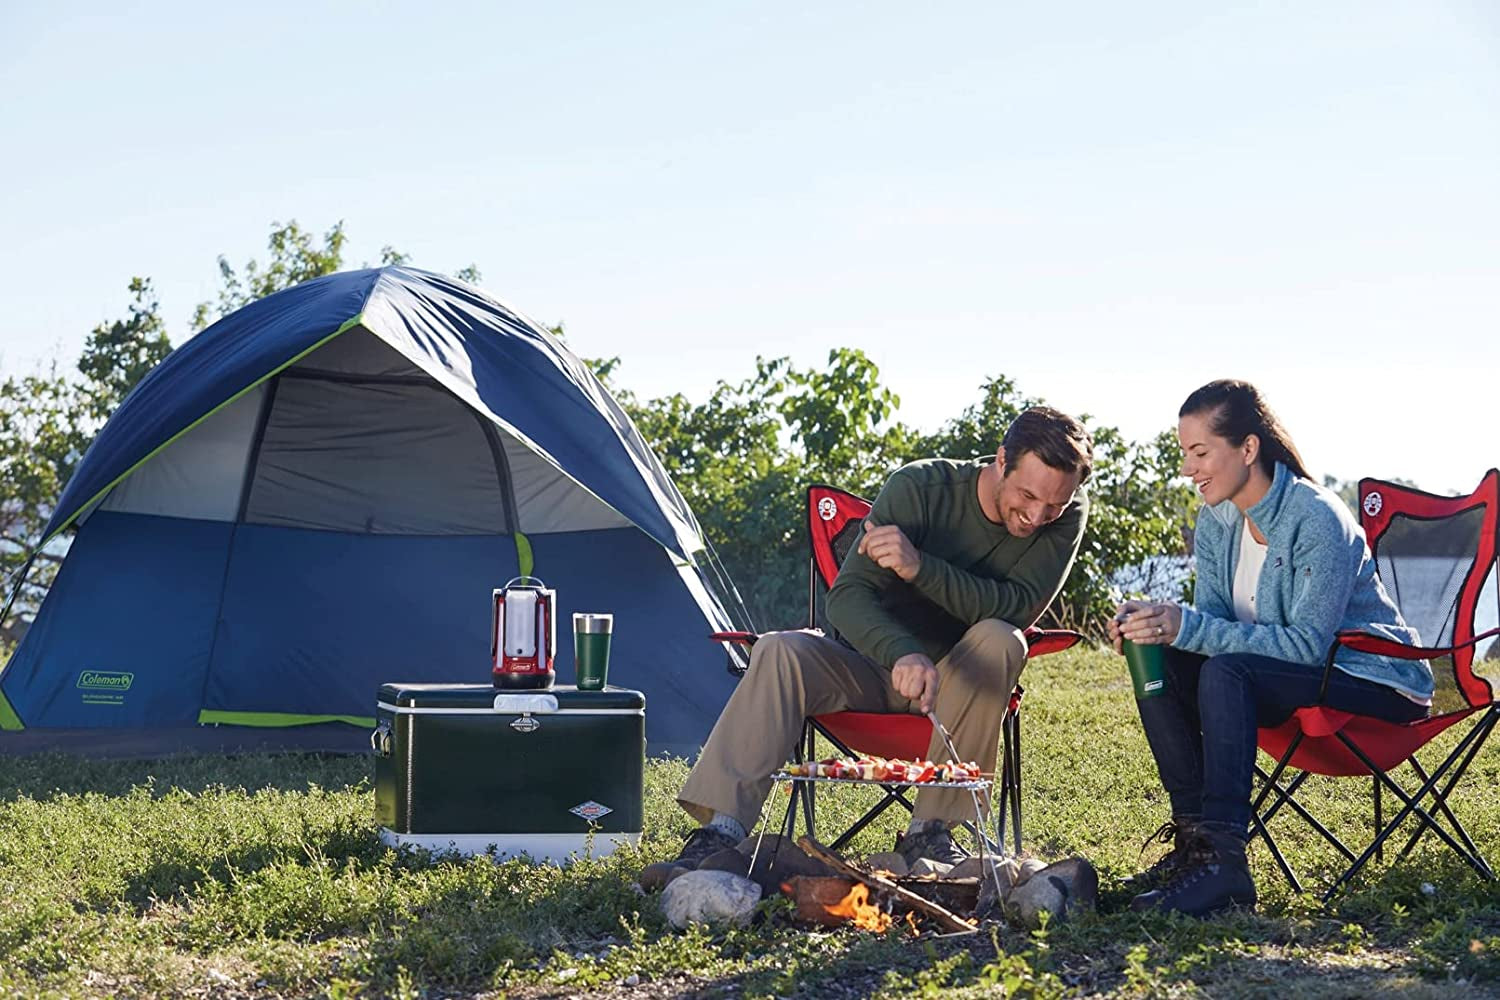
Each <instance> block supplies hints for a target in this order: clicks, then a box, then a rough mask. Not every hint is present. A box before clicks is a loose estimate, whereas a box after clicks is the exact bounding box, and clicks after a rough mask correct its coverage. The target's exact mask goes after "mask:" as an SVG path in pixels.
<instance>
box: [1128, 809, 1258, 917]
mask: <svg viewBox="0 0 1500 1000" xmlns="http://www.w3.org/2000/svg"><path fill="white" fill-rule="evenodd" d="M1186 852H1187V858H1186V861H1185V864H1184V867H1182V868H1181V869H1179V871H1178V872H1177V874H1176V875H1175V876H1174V877H1173V878H1172V880H1171V881H1169V882H1168V883H1167V884H1166V885H1164V886H1162V887H1161V888H1160V889H1154V890H1152V891H1151V892H1147V893H1143V894H1141V895H1139V896H1137V897H1135V899H1133V900H1131V901H1130V908H1131V909H1132V910H1137V911H1139V910H1162V911H1168V912H1175V913H1185V914H1187V915H1188V916H1191V917H1206V916H1208V915H1209V914H1210V913H1216V912H1217V911H1219V910H1223V909H1226V908H1227V907H1230V906H1254V905H1255V880H1254V879H1252V878H1251V877H1250V864H1249V862H1248V861H1246V860H1245V838H1244V837H1242V836H1240V835H1239V834H1238V833H1236V832H1235V831H1233V830H1226V829H1222V828H1218V827H1209V826H1199V827H1198V828H1197V829H1196V830H1194V831H1193V833H1192V835H1191V836H1190V837H1189V838H1188V843H1187V845H1186Z"/></svg>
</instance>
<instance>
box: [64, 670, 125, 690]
mask: <svg viewBox="0 0 1500 1000" xmlns="http://www.w3.org/2000/svg"><path fill="white" fill-rule="evenodd" d="M134 681H135V674H126V673H116V672H114V671H109V670H85V671H84V672H83V673H81V674H79V675H78V686H79V687H81V688H83V689H84V690H86V691H129V690H130V685H131V683H132V682H134Z"/></svg>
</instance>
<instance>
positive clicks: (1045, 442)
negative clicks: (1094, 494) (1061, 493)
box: [1000, 406, 1094, 484]
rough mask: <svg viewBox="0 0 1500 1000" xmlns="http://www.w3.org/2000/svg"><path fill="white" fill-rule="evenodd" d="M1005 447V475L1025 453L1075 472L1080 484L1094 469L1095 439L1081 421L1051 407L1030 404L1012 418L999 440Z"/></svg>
mask: <svg viewBox="0 0 1500 1000" xmlns="http://www.w3.org/2000/svg"><path fill="white" fill-rule="evenodd" d="M1000 446H1001V447H1003V448H1004V449H1005V474H1006V475H1010V470H1011V469H1014V468H1015V467H1016V463H1017V462H1019V461H1020V460H1021V456H1022V455H1025V454H1026V453H1027V452H1030V453H1031V454H1033V455H1035V456H1036V457H1037V458H1039V459H1041V460H1042V461H1043V462H1045V463H1046V464H1047V465H1050V466H1051V467H1052V468H1054V469H1060V470H1061V471H1063V472H1076V473H1078V482H1079V483H1080V484H1083V483H1086V482H1088V481H1089V475H1090V473H1092V472H1093V471H1094V442H1093V439H1092V438H1090V437H1089V432H1088V431H1086V430H1084V429H1083V424H1081V423H1079V422H1078V421H1077V420H1075V419H1073V418H1072V417H1070V416H1068V415H1067V414H1066V413H1064V412H1062V411H1061V410H1054V409H1053V408H1052V407H1050V406H1033V407H1032V408H1031V409H1029V410H1026V411H1025V412H1024V413H1022V414H1021V415H1020V416H1019V417H1017V418H1016V419H1015V420H1013V421H1011V425H1010V427H1009V428H1008V429H1007V430H1006V432H1005V440H1003V441H1001V442H1000Z"/></svg>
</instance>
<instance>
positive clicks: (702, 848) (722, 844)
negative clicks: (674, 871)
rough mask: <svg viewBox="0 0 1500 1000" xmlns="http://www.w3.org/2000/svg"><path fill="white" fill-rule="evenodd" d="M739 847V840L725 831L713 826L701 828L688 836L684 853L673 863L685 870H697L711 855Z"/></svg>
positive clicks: (683, 845) (684, 843)
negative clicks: (727, 848) (728, 848)
mask: <svg viewBox="0 0 1500 1000" xmlns="http://www.w3.org/2000/svg"><path fill="white" fill-rule="evenodd" d="M739 845H740V842H739V841H738V840H735V839H734V838H733V837H731V836H730V835H729V834H727V833H725V832H724V831H723V830H716V829H714V828H713V827H711V826H700V827H698V829H696V830H694V831H693V832H692V833H690V834H688V835H687V839H686V840H684V841H683V843H682V851H681V852H680V853H679V854H678V855H677V858H676V860H675V861H673V862H672V863H673V864H674V865H681V866H682V867H683V868H692V869H696V868H697V867H698V866H699V865H700V864H702V863H703V859H704V858H706V857H708V856H709V855H710V854H718V853H719V852H720V851H722V850H724V849H725V848H726V847H738V846H739Z"/></svg>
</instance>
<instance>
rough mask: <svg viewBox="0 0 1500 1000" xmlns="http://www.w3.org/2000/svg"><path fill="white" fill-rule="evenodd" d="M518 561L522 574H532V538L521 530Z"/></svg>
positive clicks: (517, 540) (517, 537)
mask: <svg viewBox="0 0 1500 1000" xmlns="http://www.w3.org/2000/svg"><path fill="white" fill-rule="evenodd" d="M610 509H611V510H613V509H614V508H613V507H611V508H610ZM516 562H518V563H520V566H521V575H522V576H530V575H531V570H532V568H533V562H534V560H533V559H532V556H531V539H529V538H527V537H526V536H525V535H523V534H521V533H520V532H519V531H518V532H516Z"/></svg>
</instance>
